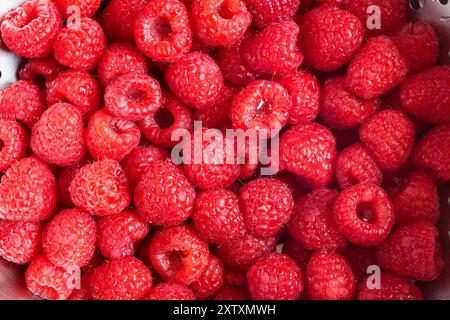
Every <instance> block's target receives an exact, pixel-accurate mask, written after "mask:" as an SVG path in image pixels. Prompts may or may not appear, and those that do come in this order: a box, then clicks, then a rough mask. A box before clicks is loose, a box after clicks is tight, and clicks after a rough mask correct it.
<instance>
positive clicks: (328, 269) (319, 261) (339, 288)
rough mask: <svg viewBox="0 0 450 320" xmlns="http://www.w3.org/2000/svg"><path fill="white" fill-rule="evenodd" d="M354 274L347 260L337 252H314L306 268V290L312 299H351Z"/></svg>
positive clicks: (353, 292) (353, 291) (353, 289)
mask: <svg viewBox="0 0 450 320" xmlns="http://www.w3.org/2000/svg"><path fill="white" fill-rule="evenodd" d="M355 282H356V281H355V276H354V275H353V272H352V269H351V268H350V265H349V264H348V261H347V260H346V259H345V258H344V257H343V256H342V255H340V254H339V253H328V252H320V251H319V252H316V253H314V254H313V255H312V257H311V259H309V262H308V266H307V269H306V290H307V292H308V297H309V298H310V299H312V300H351V299H352V298H353V296H354V295H355V291H356V283H355Z"/></svg>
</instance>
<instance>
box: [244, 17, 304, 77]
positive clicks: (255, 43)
mask: <svg viewBox="0 0 450 320" xmlns="http://www.w3.org/2000/svg"><path fill="white" fill-rule="evenodd" d="M298 33H299V28H298V25H297V24H296V23H295V22H294V21H283V22H277V23H274V24H271V25H269V26H268V27H267V28H265V29H264V30H263V31H261V32H259V33H257V34H256V35H254V36H253V37H250V38H249V39H247V40H246V42H245V43H244V45H243V47H242V52H241V56H242V61H243V63H244V65H246V66H247V67H248V68H249V69H251V70H253V71H254V72H258V73H266V74H273V73H278V74H286V73H289V72H293V71H295V70H297V69H298V67H299V66H300V65H301V64H302V62H303V55H302V54H301V53H300V51H299V49H298V46H297V42H298V40H297V36H298Z"/></svg>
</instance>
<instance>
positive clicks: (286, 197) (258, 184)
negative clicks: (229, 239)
mask: <svg viewBox="0 0 450 320" xmlns="http://www.w3.org/2000/svg"><path fill="white" fill-rule="evenodd" d="M239 202H240V205H241V208H242V212H243V214H244V219H245V224H246V225H247V228H248V229H249V230H250V232H251V233H253V234H254V235H257V236H261V237H264V236H273V235H276V234H277V233H278V232H279V231H280V229H281V227H283V225H284V224H285V223H286V222H288V221H289V219H290V217H291V215H292V213H293V209H294V199H293V197H292V193H291V190H289V188H288V186H287V185H286V184H284V183H283V182H281V181H280V180H278V179H270V178H260V179H256V180H253V181H251V182H249V183H247V184H246V185H245V186H243V187H242V188H241V189H240V190H239Z"/></svg>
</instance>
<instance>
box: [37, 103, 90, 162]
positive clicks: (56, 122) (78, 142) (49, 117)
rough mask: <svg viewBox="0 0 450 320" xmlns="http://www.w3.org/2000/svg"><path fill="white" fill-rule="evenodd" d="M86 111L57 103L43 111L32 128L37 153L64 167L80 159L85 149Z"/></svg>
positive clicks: (40, 156) (42, 157)
mask: <svg viewBox="0 0 450 320" xmlns="http://www.w3.org/2000/svg"><path fill="white" fill-rule="evenodd" d="M83 134H84V119H83V113H82V112H81V111H80V110H79V109H78V108H77V107H75V106H73V105H71V104H69V103H57V104H54V105H53V106H52V107H50V108H48V109H47V110H45V111H44V113H43V114H42V117H41V119H39V121H38V122H36V124H35V125H34V127H33V129H32V131H31V137H30V146H31V150H33V152H34V154H35V155H36V156H37V157H38V158H40V159H42V160H44V161H45V162H47V163H51V164H55V165H58V166H61V167H66V166H71V165H74V164H76V163H77V162H79V161H80V160H81V159H82V158H83V156H84V154H85V152H86V146H85V144H84V137H83Z"/></svg>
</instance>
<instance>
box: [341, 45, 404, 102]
mask: <svg viewBox="0 0 450 320" xmlns="http://www.w3.org/2000/svg"><path fill="white" fill-rule="evenodd" d="M407 74H408V61H407V60H406V58H405V57H404V56H403V55H401V53H400V52H399V50H398V49H397V47H396V46H395V43H394V42H393V41H392V40H391V39H389V38H388V37H386V36H378V37H374V38H371V39H369V40H368V41H367V43H366V44H365V45H364V46H363V47H362V49H361V50H360V51H359V52H358V54H357V55H356V56H355V57H354V58H353V60H352V62H351V63H350V65H349V66H348V70H347V79H346V81H347V87H348V89H349V90H350V91H351V92H352V93H353V94H355V95H357V96H359V97H361V98H364V99H373V98H376V97H378V96H381V95H382V94H384V93H387V92H388V91H391V90H392V89H394V88H395V87H396V86H398V85H399V84H401V83H402V82H403V81H404V80H405V78H406V75H407Z"/></svg>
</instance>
